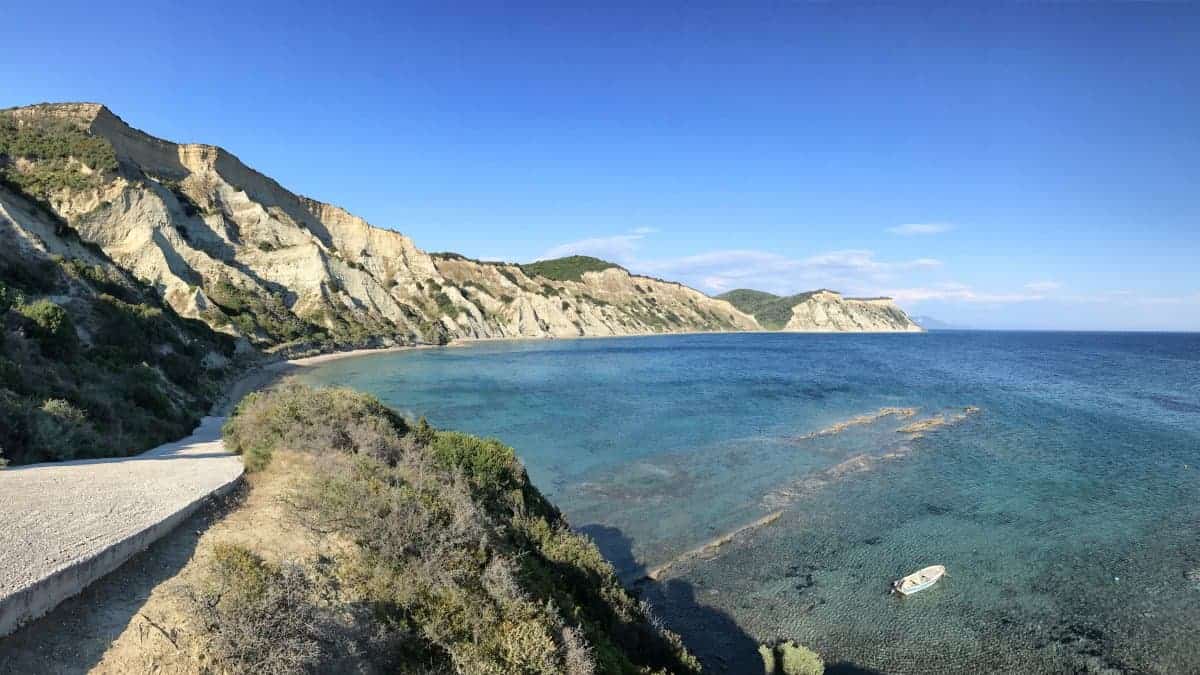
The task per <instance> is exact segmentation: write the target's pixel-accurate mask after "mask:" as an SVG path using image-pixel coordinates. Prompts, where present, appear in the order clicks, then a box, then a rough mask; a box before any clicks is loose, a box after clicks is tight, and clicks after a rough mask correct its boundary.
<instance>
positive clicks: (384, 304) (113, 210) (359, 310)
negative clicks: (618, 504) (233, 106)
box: [0, 103, 758, 347]
mask: <svg viewBox="0 0 1200 675" xmlns="http://www.w3.org/2000/svg"><path fill="white" fill-rule="evenodd" d="M0 179H2V180H3V182H4V183H5V184H6V185H7V186H8V187H9V188H10V190H12V191H13V192H18V193H22V194H24V195H25V196H27V197H29V198H30V199H31V200H34V201H38V202H41V203H42V205H43V206H44V207H45V208H46V210H47V211H48V212H49V213H50V215H51V216H52V217H53V218H54V219H57V220H59V221H61V223H62V224H63V226H65V227H67V228H69V229H71V230H73V231H74V232H76V233H77V234H78V235H79V237H80V238H81V240H82V241H83V242H85V243H87V244H91V245H95V246H97V247H98V248H99V250H101V251H102V252H103V253H104V254H105V255H106V256H107V257H109V258H111V260H112V261H113V262H115V263H116V264H117V265H119V266H120V267H121V268H123V269H125V270H127V271H129V272H130V273H132V274H133V275H134V276H135V277H137V279H139V280H141V281H142V282H144V283H146V284H149V285H151V286H153V287H154V288H155V289H157V291H158V292H159V293H160V294H161V296H162V297H163V299H164V300H165V302H166V303H168V304H169V305H170V306H171V307H172V308H173V309H174V310H175V311H176V312H178V313H179V314H180V315H182V316H185V317H192V318H198V319H201V320H203V321H205V322H206V323H208V324H209V325H210V326H212V327H213V328H215V329H217V330H220V331H223V332H225V333H228V334H231V335H235V336H240V337H245V338H246V339H247V340H249V341H250V342H251V343H253V344H255V345H258V346H260V347H273V346H277V345H289V344H290V345H303V344H310V343H312V344H330V343H336V344H367V343H383V344H387V343H391V342H444V341H447V340H449V339H453V338H491V337H570V336H583V335H628V334H640V333H661V332H677V331H710V330H746V329H754V328H757V327H758V324H757V322H756V321H755V319H754V318H753V317H751V316H749V315H746V314H744V313H742V312H740V311H739V310H737V309H736V308H734V307H733V306H732V305H730V304H729V303H726V302H723V301H721V300H716V299H713V298H710V297H708V296H706V295H704V294H703V293H700V292H699V291H696V290H693V289H690V288H687V287H685V286H682V285H679V284H673V283H669V282H663V281H659V280H655V279H650V278H646V277H639V276H636V275H632V274H630V273H629V272H627V271H626V270H624V269H621V268H619V267H616V266H609V267H601V268H598V269H594V270H588V271H584V272H582V273H581V274H579V275H578V277H577V278H555V276H556V275H554V274H553V273H550V276H544V275H543V274H540V273H538V271H537V270H539V269H544V268H539V267H537V266H524V267H523V266H520V265H514V264H505V263H486V262H481V261H475V260H470V259H467V258H464V257H462V256H457V255H453V254H443V255H430V254H428V253H426V252H425V251H422V250H421V249H419V248H417V247H416V245H415V244H414V243H413V242H412V240H411V239H409V238H408V237H407V236H405V235H403V234H400V233H398V232H395V231H393V230H389V229H383V228H378V227H374V226H372V225H371V224H369V223H367V222H366V221H364V220H362V219H361V218H358V217H356V216H354V215H353V214H351V213H349V212H347V211H345V210H343V209H341V208H339V207H337V206H333V205H331V204H327V203H324V202H320V201H317V200H314V199H309V198H307V197H302V196H299V195H296V194H294V193H292V192H289V191H288V190H287V189H285V188H284V187H282V186H281V185H279V184H278V183H277V182H275V181H274V180H272V179H271V178H269V177H267V176H264V175H263V174H261V173H259V172H257V171H255V170H253V169H251V168H250V167H247V166H246V165H245V164H243V163H242V162H241V161H240V160H238V158H237V157H235V156H234V155H232V154H230V153H229V152H227V151H225V150H224V149H222V148H219V147H215V146H211V145H201V144H179V143H173V142H170V141H166V140H162V139H159V138H155V137H153V136H150V135H148V134H146V133H143V132H141V131H139V130H137V129H134V128H132V127H131V126H129V125H128V124H126V123H125V122H124V121H122V120H121V119H120V118H118V117H117V116H116V115H114V114H113V113H112V112H111V111H109V110H108V109H107V108H105V107H104V106H102V105H98V104H83V103H79V104H42V105H36V106H29V107H25V108H16V109H11V110H6V111H0ZM16 225H17V226H18V227H24V225H25V223H23V222H20V219H18V222H17V223H16ZM550 269H553V267H551V268H550Z"/></svg>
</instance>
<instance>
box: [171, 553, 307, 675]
mask: <svg viewBox="0 0 1200 675" xmlns="http://www.w3.org/2000/svg"><path fill="white" fill-rule="evenodd" d="M205 571H206V578H205V580H204V583H203V585H201V586H200V587H199V588H197V589H193V592H192V593H191V595H190V599H191V604H192V609H193V611H194V612H195V613H196V614H197V615H198V616H199V618H200V619H201V621H202V623H203V625H204V629H205V633H206V636H207V638H208V641H209V648H210V649H211V650H213V651H214V652H215V654H216V655H218V656H219V659H220V661H221V663H222V664H223V665H226V666H230V667H231V670H234V671H235V672H246V673H297V672H310V671H313V670H314V668H315V666H316V665H317V664H318V662H319V659H320V657H321V654H322V642H323V641H325V639H326V636H327V634H328V632H329V630H328V626H327V623H328V622H327V621H326V620H324V618H323V617H322V616H321V614H320V612H319V611H318V609H317V606H316V601H315V599H314V598H313V597H312V594H313V589H312V584H311V582H310V581H309V579H308V577H307V576H306V574H305V572H304V570H302V569H301V568H300V567H298V566H297V565H282V566H280V565H272V564H270V563H268V562H266V561H265V560H263V559H262V558H261V557H259V556H258V555H256V554H254V553H253V552H252V551H250V550H249V549H247V548H245V547H243V546H237V545H232V544H217V545H216V546H215V547H214V550H213V555H212V557H211V559H210V560H209V562H208V566H207V569H206V570H205Z"/></svg>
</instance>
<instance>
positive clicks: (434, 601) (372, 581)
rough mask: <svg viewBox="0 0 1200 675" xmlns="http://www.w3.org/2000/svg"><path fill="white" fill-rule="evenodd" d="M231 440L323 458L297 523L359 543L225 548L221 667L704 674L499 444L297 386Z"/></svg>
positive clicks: (205, 612)
mask: <svg viewBox="0 0 1200 675" xmlns="http://www.w3.org/2000/svg"><path fill="white" fill-rule="evenodd" d="M225 438H226V443H227V446H228V447H230V448H231V449H234V450H236V451H240V452H242V453H243V454H244V455H245V456H246V457H247V466H248V467H251V468H254V469H256V470H259V471H271V470H272V467H273V466H274V465H275V464H276V462H277V461H278V459H279V457H280V455H281V453H292V454H294V453H301V454H302V455H304V456H305V457H308V458H310V459H311V463H310V464H309V465H310V466H311V467H312V468H311V469H310V470H308V471H306V472H304V476H303V477H302V478H301V480H300V482H299V483H298V487H297V489H296V491H295V493H294V494H293V495H292V496H291V497H289V503H290V504H291V508H292V510H293V515H294V517H295V519H296V521H297V522H299V523H302V524H303V526H304V527H305V528H306V529H307V530H308V531H309V532H310V533H316V534H318V535H320V536H322V537H333V538H337V539H338V540H341V541H344V542H346V544H347V545H346V546H342V547H340V548H338V551H339V552H338V553H337V554H336V557H335V559H333V560H324V561H322V560H319V559H313V560H299V561H289V562H288V563H287V564H283V565H281V564H276V563H271V562H267V561H266V560H265V559H264V557H263V555H262V552H259V551H255V550H252V549H250V548H248V547H245V546H235V545H231V546H228V547H224V548H223V549H222V550H221V551H220V552H219V555H217V556H215V559H214V560H213V561H212V563H211V565H210V569H209V579H208V582H207V583H206V584H205V585H204V586H203V587H201V588H199V589H197V592H196V596H197V602H196V604H195V611H196V612H198V613H199V614H201V615H202V624H203V625H205V626H207V627H208V630H209V631H210V637H211V644H212V645H213V646H214V647H215V650H214V653H213V654H212V658H214V659H215V660H216V661H217V663H218V665H219V667H225V668H229V669H232V670H248V669H253V670H256V671H260V672H262V671H282V670H287V671H312V672H322V671H325V670H328V669H330V668H332V667H334V666H333V665H332V664H334V663H335V662H338V661H339V660H342V662H341V667H343V668H345V667H347V666H346V664H345V663H344V659H345V658H346V657H347V655H357V656H356V658H358V659H359V661H360V663H359V664H358V667H356V668H355V669H356V670H364V669H365V670H378V671H390V672H430V673H433V672H438V673H440V672H446V673H449V672H462V673H496V674H500V673H545V674H547V675H550V674H554V675H557V674H559V673H570V674H579V675H583V674H587V673H649V672H670V673H688V672H695V671H697V670H698V669H699V666H698V664H697V663H696V661H695V660H694V659H693V658H692V657H691V656H690V655H689V654H687V652H686V651H685V650H684V649H683V647H682V646H681V644H680V642H679V640H678V638H677V637H676V636H675V635H673V634H671V633H669V632H667V631H665V630H663V629H661V628H657V627H655V624H654V622H653V620H652V618H651V617H650V616H649V615H648V614H647V609H646V608H644V607H643V606H641V605H639V604H638V603H637V602H636V601H635V600H634V599H633V598H632V597H630V595H629V594H628V593H627V592H626V591H625V590H624V589H623V588H622V587H621V586H620V584H619V583H618V581H617V579H616V576H615V575H614V573H613V569H612V567H611V565H609V563H608V562H606V561H605V560H604V559H603V557H602V556H601V555H600V553H599V551H598V550H597V549H596V547H595V546H594V545H593V544H592V543H591V542H590V541H589V540H587V539H585V538H583V537H581V536H580V535H578V534H575V533H574V532H572V531H571V530H570V528H569V527H568V526H567V523H566V522H565V521H564V519H563V517H562V515H561V514H560V513H559V512H558V511H557V510H556V509H555V508H554V507H553V506H552V505H550V503H549V502H547V501H546V500H545V498H543V497H542V495H541V493H540V492H538V490H537V489H536V488H535V487H534V486H533V485H531V484H530V483H529V479H528V477H527V475H526V473H525V470H524V468H523V467H522V466H521V464H520V463H519V462H518V461H517V459H516V456H515V454H514V452H513V450H512V449H511V448H508V447H507V446H504V445H503V444H501V443H499V442H497V441H494V440H488V439H481V438H476V437H473V436H469V435H466V434H459V433H453V432H445V431H438V430H435V429H432V428H430V427H429V426H428V425H426V424H424V422H423V421H422V422H419V423H416V424H410V423H408V422H406V421H405V420H403V419H401V418H399V417H398V416H396V415H395V414H394V413H392V412H391V411H390V410H389V409H387V408H386V407H384V406H383V405H382V404H380V403H379V402H378V401H377V400H375V399H373V398H371V397H369V396H365V395H362V394H358V393H355V392H352V391H348V390H314V389H310V388H306V387H300V386H292V387H286V388H283V389H280V390H277V391H274V392H270V393H260V394H252V395H251V396H249V397H247V399H245V400H244V401H243V402H242V404H241V405H240V406H239V407H238V410H237V413H236V415H235V416H234V417H233V418H232V419H231V420H230V422H229V423H228V424H227V426H226V429H225ZM289 464H290V465H295V464H296V463H289ZM247 638H251V639H252V641H253V644H255V645H259V646H260V648H259V649H255V650H247V649H245V648H244V647H243V645H244V642H243V641H244V640H245V639H247ZM264 659H267V660H266V661H265V662H264Z"/></svg>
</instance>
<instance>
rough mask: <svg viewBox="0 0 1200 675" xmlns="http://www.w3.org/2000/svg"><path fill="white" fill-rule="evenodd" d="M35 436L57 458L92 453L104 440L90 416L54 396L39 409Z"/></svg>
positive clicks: (85, 455)
mask: <svg viewBox="0 0 1200 675" xmlns="http://www.w3.org/2000/svg"><path fill="white" fill-rule="evenodd" d="M33 435H34V438H35V442H36V444H37V445H38V446H40V447H42V448H44V449H45V451H46V454H47V455H49V458H50V459H54V460H68V459H75V458H76V457H88V456H92V455H94V454H95V453H96V446H97V445H99V443H100V439H99V437H98V436H97V434H96V431H95V429H93V428H92V425H91V423H90V422H89V421H88V418H87V415H86V414H85V413H84V412H83V411H82V410H80V409H79V408H76V407H75V406H73V405H71V404H70V403H69V402H67V401H65V400H63V399H60V398H53V399H50V400H48V401H46V402H45V403H43V404H42V406H41V408H39V409H38V411H37V413H36V415H35V417H34V423H33Z"/></svg>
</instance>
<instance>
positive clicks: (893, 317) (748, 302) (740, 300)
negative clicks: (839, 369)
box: [718, 289, 922, 333]
mask: <svg viewBox="0 0 1200 675" xmlns="http://www.w3.org/2000/svg"><path fill="white" fill-rule="evenodd" d="M718 297H720V298H722V299H725V300H728V301H729V302H730V303H732V304H733V305H735V306H736V307H738V309H741V310H742V311H744V312H747V313H749V314H753V315H754V316H755V317H756V318H757V319H758V321H759V323H761V324H762V325H763V326H764V327H766V328H769V329H780V330H785V331H793V332H828V333H836V332H871V333H894V332H904V333H919V332H921V330H922V328H921V327H920V326H918V325H917V324H916V323H915V322H914V321H913V320H912V319H911V318H909V316H908V315H907V314H905V313H904V310H902V309H900V308H899V307H897V306H896V304H895V303H894V302H892V299H891V298H846V297H843V296H842V294H841V293H838V292H836V291H830V290H825V289H822V290H817V291H811V292H808V293H800V294H798V295H791V296H786V297H781V296H777V295H773V294H771V293H764V292H762V291H754V290H749V289H738V290H735V291H730V292H728V293H725V294H723V295H720V296H718Z"/></svg>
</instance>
